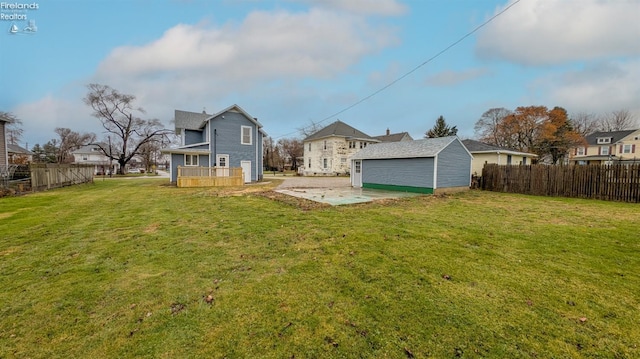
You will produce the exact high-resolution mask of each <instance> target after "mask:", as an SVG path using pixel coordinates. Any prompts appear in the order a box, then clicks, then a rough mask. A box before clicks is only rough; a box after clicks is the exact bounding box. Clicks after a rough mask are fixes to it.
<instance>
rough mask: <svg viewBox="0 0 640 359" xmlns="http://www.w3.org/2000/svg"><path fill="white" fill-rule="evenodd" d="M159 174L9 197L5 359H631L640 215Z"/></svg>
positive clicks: (4, 204)
mask: <svg viewBox="0 0 640 359" xmlns="http://www.w3.org/2000/svg"><path fill="white" fill-rule="evenodd" d="M165 181H166V179H165V180H159V179H139V180H110V181H96V182H95V183H93V184H87V185H80V186H76V187H69V188H64V189H60V190H55V191H50V192H43V193H38V194H33V195H28V196H23V197H12V198H0V288H2V290H1V291H0V303H2V305H0V358H11V357H32V358H43V357H46V358H62V357H64V358H68V357H91V358H101V357H118V358H120V357H154V358H158V357H159V358H175V357H210V358H223V357H227V358H235V357H265V358H283V357H286V358H291V357H294V356H295V357H296V358H319V357H322V358H324V357H335V358H344V357H371V358H373V357H389V358H412V357H416V358H423V357H437V358H452V357H465V358H467V357H470V358H474V357H492V358H507V357H508V358H551V357H558V358H560V357H562V358H582V357H593V358H633V357H640V348H638V345H639V343H640V326H638V323H640V310H639V309H640V295H639V294H638V293H640V277H639V275H640V241H639V240H638V238H639V232H638V230H639V228H640V207H638V206H637V205H633V204H625V203H613V202H601V201H587V200H579V199H564V198H562V199H559V198H544V197H532V196H520V195H509V194H499V193H489V192H478V191H473V192H468V193H464V194H458V195H453V196H446V197H434V196H425V197H414V198H408V199H403V200H396V201H386V202H380V203H369V204H362V205H352V206H343V207H327V206H313V205H308V204H307V203H306V202H304V201H303V200H291V199H285V202H283V201H280V200H277V199H278V198H279V196H277V195H273V194H267V195H264V194H261V193H260V191H262V190H267V189H269V186H270V185H268V184H267V185H262V186H253V187H248V188H249V189H248V190H246V189H243V190H239V189H233V188H231V189H182V188H175V187H170V186H166V185H165V183H166V182H165ZM274 181H275V180H274ZM272 185H273V184H272ZM272 185H271V186H272ZM274 198H275V199H276V200H274ZM208 296H211V297H209V298H212V300H211V301H208V300H207V297H208Z"/></svg>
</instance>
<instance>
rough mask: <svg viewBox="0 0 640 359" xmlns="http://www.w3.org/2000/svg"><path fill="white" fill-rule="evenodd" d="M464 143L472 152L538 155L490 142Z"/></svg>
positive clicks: (473, 141)
mask: <svg viewBox="0 0 640 359" xmlns="http://www.w3.org/2000/svg"><path fill="white" fill-rule="evenodd" d="M462 144H464V146H465V147H466V148H467V149H468V150H469V152H471V153H497V152H500V153H506V154H511V155H519V156H529V157H538V155H536V154H535V153H527V152H520V151H516V150H512V149H509V148H505V147H499V146H494V145H490V144H488V143H484V142H480V141H475V140H463V141H462Z"/></svg>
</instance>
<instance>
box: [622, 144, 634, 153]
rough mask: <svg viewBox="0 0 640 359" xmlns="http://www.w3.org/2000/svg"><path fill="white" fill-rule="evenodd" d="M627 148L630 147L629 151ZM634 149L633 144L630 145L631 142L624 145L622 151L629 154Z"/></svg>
mask: <svg viewBox="0 0 640 359" xmlns="http://www.w3.org/2000/svg"><path fill="white" fill-rule="evenodd" d="M627 149H628V151H627ZM632 149H633V145H630V144H624V145H622V153H626V154H629V153H631V150H632Z"/></svg>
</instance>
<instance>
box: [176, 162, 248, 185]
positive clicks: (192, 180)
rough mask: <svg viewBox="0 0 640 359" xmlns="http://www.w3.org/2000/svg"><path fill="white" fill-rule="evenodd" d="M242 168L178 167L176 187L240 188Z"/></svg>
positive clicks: (242, 181) (242, 182)
mask: <svg viewBox="0 0 640 359" xmlns="http://www.w3.org/2000/svg"><path fill="white" fill-rule="evenodd" d="M243 184H244V180H243V177H242V168H240V167H234V168H221V167H183V166H178V180H177V185H178V187H222V186H242V185H243Z"/></svg>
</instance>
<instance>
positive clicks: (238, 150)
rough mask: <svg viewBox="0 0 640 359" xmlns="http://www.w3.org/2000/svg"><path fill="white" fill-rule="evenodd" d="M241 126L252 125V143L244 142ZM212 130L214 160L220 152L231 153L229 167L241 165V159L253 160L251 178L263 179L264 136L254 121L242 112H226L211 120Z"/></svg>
mask: <svg viewBox="0 0 640 359" xmlns="http://www.w3.org/2000/svg"><path fill="white" fill-rule="evenodd" d="M222 116H224V118H222ZM241 126H249V127H251V144H250V145H243V144H242V139H241V135H242V133H241V131H242V130H241V128H242V127H241ZM210 131H211V134H210V136H211V137H210V138H211V152H212V157H211V158H212V160H213V161H215V160H216V155H218V154H225V155H229V167H240V162H241V161H251V180H252V181H257V180H258V179H262V163H261V162H262V151H261V148H262V136H261V135H260V132H259V131H258V130H257V129H256V125H255V124H254V123H253V122H251V121H250V120H249V119H248V118H246V117H245V116H243V115H242V114H240V113H237V112H225V113H224V115H221V116H218V117H216V118H213V119H212V120H211V127H210ZM216 134H217V135H216ZM256 150H257V151H256ZM212 165H213V163H212Z"/></svg>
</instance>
